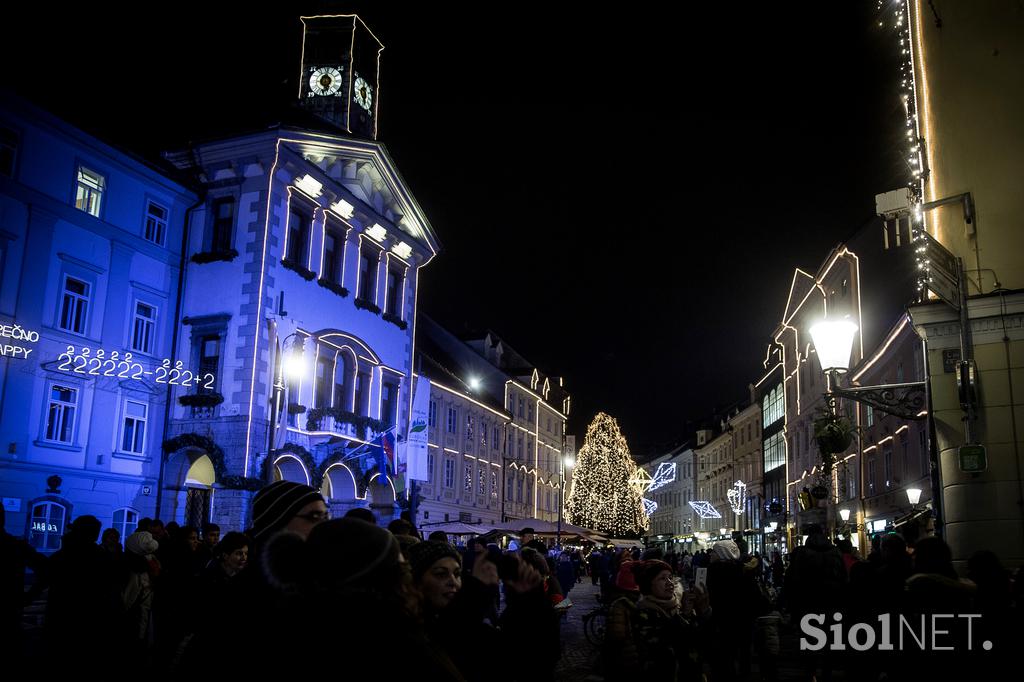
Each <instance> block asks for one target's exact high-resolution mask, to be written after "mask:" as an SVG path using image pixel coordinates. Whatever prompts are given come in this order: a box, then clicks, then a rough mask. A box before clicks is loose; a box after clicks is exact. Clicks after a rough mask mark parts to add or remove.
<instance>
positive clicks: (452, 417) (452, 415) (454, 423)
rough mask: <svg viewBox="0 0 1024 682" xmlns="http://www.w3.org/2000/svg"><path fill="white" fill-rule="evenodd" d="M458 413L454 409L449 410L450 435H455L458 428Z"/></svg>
mask: <svg viewBox="0 0 1024 682" xmlns="http://www.w3.org/2000/svg"><path fill="white" fill-rule="evenodd" d="M458 423H459V422H458V412H456V411H455V408H454V407H449V408H448V433H455V429H456V428H458Z"/></svg>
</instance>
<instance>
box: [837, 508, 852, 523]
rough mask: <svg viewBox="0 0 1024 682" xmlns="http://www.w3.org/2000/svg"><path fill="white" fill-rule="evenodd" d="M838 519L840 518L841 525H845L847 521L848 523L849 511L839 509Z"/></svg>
mask: <svg viewBox="0 0 1024 682" xmlns="http://www.w3.org/2000/svg"><path fill="white" fill-rule="evenodd" d="M839 518H841V519H842V520H843V523H846V522H847V521H849V520H850V510H849V509H840V510H839Z"/></svg>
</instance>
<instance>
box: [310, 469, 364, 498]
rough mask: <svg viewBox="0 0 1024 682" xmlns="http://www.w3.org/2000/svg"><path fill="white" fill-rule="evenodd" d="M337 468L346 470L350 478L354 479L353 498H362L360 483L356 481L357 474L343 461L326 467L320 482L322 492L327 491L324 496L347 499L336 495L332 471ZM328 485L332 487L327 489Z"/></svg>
mask: <svg viewBox="0 0 1024 682" xmlns="http://www.w3.org/2000/svg"><path fill="white" fill-rule="evenodd" d="M336 470H344V471H345V473H346V474H348V476H349V478H350V479H351V480H352V499H360V498H359V484H358V483H357V482H356V475H355V474H354V473H352V470H351V469H349V468H348V466H347V465H346V464H343V463H341V462H334V463H333V464H331V465H329V466H328V467H327V468H326V469H324V473H323V476H322V478H321V480H322V483H321V484H320V490H321V492H323V493H325V494H324V497H326V498H327V499H346V498H343V497H335V494H334V493H335V490H334V488H335V480H334V477H333V476H332V475H331V472H333V471H336ZM328 486H329V488H330V489H329V490H326V488H328Z"/></svg>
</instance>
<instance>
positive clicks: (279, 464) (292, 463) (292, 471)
mask: <svg viewBox="0 0 1024 682" xmlns="http://www.w3.org/2000/svg"><path fill="white" fill-rule="evenodd" d="M274 480H275V481H292V482H293V483H302V484H303V485H309V472H308V471H306V467H305V466H303V464H302V460H301V459H299V458H298V457H296V456H295V455H292V454H288V453H284V454H281V455H279V456H278V457H277V459H275V460H274Z"/></svg>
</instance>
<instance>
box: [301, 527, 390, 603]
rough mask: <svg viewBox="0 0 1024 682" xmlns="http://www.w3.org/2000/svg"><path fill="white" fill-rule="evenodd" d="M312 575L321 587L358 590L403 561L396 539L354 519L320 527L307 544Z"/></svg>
mask: <svg viewBox="0 0 1024 682" xmlns="http://www.w3.org/2000/svg"><path fill="white" fill-rule="evenodd" d="M306 547H307V549H308V551H309V555H310V559H311V562H312V566H313V572H314V575H315V576H316V579H317V580H318V582H319V583H320V584H321V585H324V586H328V585H333V586H336V587H340V586H348V587H351V586H358V585H360V584H364V583H366V582H367V581H368V580H369V581H371V582H372V581H373V580H374V579H375V577H378V576H379V575H380V574H381V570H382V569H386V568H388V567H393V566H397V565H398V563H399V559H400V552H399V550H398V541H397V540H396V539H395V536H394V535H392V534H391V533H389V532H388V531H386V530H384V529H383V528H381V527H380V526H375V525H374V524H372V523H367V522H366V521H361V520H359V519H353V518H343V519H333V520H331V521H324V522H323V523H320V524H317V526H316V527H315V528H314V529H313V531H312V532H311V533H310V534H309V539H308V540H307V541H306Z"/></svg>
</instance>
